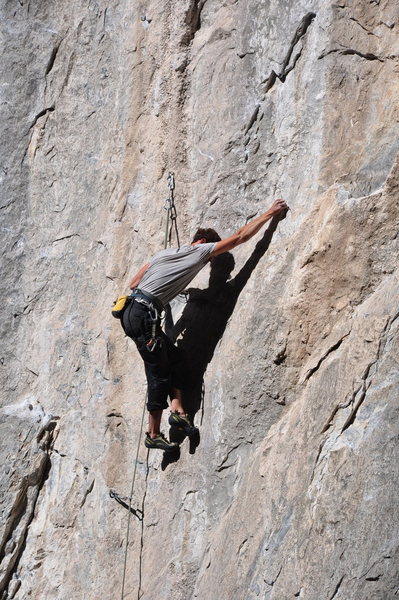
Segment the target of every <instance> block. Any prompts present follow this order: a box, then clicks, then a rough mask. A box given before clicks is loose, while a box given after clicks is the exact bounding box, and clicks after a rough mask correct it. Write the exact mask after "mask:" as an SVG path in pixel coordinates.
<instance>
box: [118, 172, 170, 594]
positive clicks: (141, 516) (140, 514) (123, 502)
mask: <svg viewBox="0 0 399 600" xmlns="http://www.w3.org/2000/svg"><path fill="white" fill-rule="evenodd" d="M167 182H168V189H169V195H168V197H167V199H166V200H165V207H164V208H165V209H166V211H167V213H166V226H165V240H164V248H165V249H166V248H167V247H168V243H169V244H170V241H171V237H172V229H173V226H174V228H175V231H176V238H177V245H178V247H179V248H180V242H179V232H178V229H177V212H176V206H175V200H174V194H173V192H174V189H175V176H174V173H169V175H168V179H167ZM147 399H148V391H147V395H146V398H145V400H144V404H143V411H142V415H141V425H140V433H139V438H138V442H137V451H136V460H135V462H134V469H133V478H132V485H131V488H130V494H129V498H123V497H121V496H119V495H118V494H117V493H116V492H115V491H114V490H111V491H110V493H109V495H110V496H111V498H114V499H115V500H116V501H117V502H119V504H121V505H122V506H124V507H125V508H127V509H128V511H129V514H128V517H127V527H126V538H125V556H124V561H123V576H122V589H121V600H123V598H124V595H125V581H126V569H127V555H128V548H129V537H130V520H131V515H132V514H134V515H135V516H136V517H137V518H138V519H139V521H143V519H144V512H143V511H142V510H140V509H134V508H132V499H133V493H134V484H135V480H136V471H137V463H138V457H139V451H140V442H141V436H142V434H143V424H144V415H145V407H146V403H147ZM148 453H149V450H148V451H147V461H148ZM127 500H128V501H129V502H128V503H127V502H126V501H127ZM138 595H139V596H140V589H139V591H138Z"/></svg>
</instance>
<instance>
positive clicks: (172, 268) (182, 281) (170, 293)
mask: <svg viewBox="0 0 399 600" xmlns="http://www.w3.org/2000/svg"><path fill="white" fill-rule="evenodd" d="M214 247H215V243H206V244H197V245H196V246H182V247H181V248H178V249H177V248H167V249H166V250H161V251H160V252H157V253H156V254H155V256H154V257H153V258H152V260H151V262H150V266H149V267H148V269H147V271H146V272H145V273H144V276H143V278H142V279H141V281H140V283H139V285H138V287H139V288H140V290H143V292H148V293H149V294H152V295H153V296H156V297H157V298H158V299H159V300H160V301H161V302H162V303H163V304H164V305H165V304H167V303H168V302H170V300H172V298H174V297H175V296H177V294H179V293H180V292H182V291H183V290H184V288H185V287H187V285H188V284H189V283H190V281H192V280H193V279H194V277H195V276H196V275H197V273H199V271H201V269H202V268H203V267H204V266H205V265H206V263H207V261H208V259H209V255H210V254H211V252H212V250H213V249H214Z"/></svg>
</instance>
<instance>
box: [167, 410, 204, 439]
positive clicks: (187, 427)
mask: <svg viewBox="0 0 399 600" xmlns="http://www.w3.org/2000/svg"><path fill="white" fill-rule="evenodd" d="M168 421H169V425H170V426H171V427H173V428H175V429H179V431H183V432H184V433H185V435H186V436H187V437H191V436H194V435H197V434H198V432H199V429H198V427H195V425H191V423H190V421H189V419H188V418H187V417H183V416H182V415H179V414H178V413H171V414H170V415H169V419H168Z"/></svg>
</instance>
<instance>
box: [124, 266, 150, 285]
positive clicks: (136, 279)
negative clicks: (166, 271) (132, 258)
mask: <svg viewBox="0 0 399 600" xmlns="http://www.w3.org/2000/svg"><path fill="white" fill-rule="evenodd" d="M149 266H150V263H147V264H146V265H144V266H143V267H141V269H140V271H137V273H136V275H135V276H134V277H133V279H132V281H131V282H130V286H129V287H130V289H131V290H134V288H136V287H137V286H138V284H139V283H140V281H141V280H142V278H143V275H144V273H145V272H146V270H147V269H148V267H149Z"/></svg>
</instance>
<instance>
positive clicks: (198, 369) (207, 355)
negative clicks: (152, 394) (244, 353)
mask: <svg viewBox="0 0 399 600" xmlns="http://www.w3.org/2000/svg"><path fill="white" fill-rule="evenodd" d="M284 218H285V214H284V215H282V216H278V217H274V218H273V219H272V220H271V221H270V224H269V226H268V228H267V229H266V231H265V233H264V235H263V237H262V239H261V240H260V241H259V242H258V243H257V244H256V246H255V249H254V251H253V252H252V254H251V256H250V258H249V259H248V260H247V262H246V263H245V265H244V266H243V267H242V269H241V270H240V271H239V273H238V274H237V275H236V276H235V277H234V278H233V279H229V278H230V276H231V273H232V271H233V269H234V265H235V261H234V257H233V255H232V254H231V253H230V252H226V253H224V254H220V255H219V256H216V257H215V258H212V259H211V261H210V265H211V272H210V277H209V286H208V288H206V289H197V288H190V289H189V290H188V291H187V304H186V306H185V308H184V311H183V314H182V316H181V318H180V319H179V320H178V321H177V323H176V324H175V325H174V326H173V329H172V330H170V331H168V332H167V333H168V335H169V336H170V337H172V338H173V339H174V341H176V340H177V346H178V347H179V348H181V349H182V350H183V352H184V355H185V359H186V362H187V369H188V377H187V385H186V387H185V388H184V389H183V398H184V405H185V409H186V411H187V413H188V414H189V415H190V417H191V418H192V419H194V416H195V414H196V413H197V412H198V411H199V410H200V408H201V404H202V400H203V397H204V374H205V371H206V369H207V366H208V364H209V363H210V361H211V360H212V357H213V354H214V351H215V348H216V345H217V344H218V342H219V341H220V340H221V338H222V337H223V333H224V331H225V329H226V325H227V322H228V320H229V318H230V317H231V315H232V314H233V311H234V308H235V306H236V304H237V300H238V298H239V295H240V294H241V292H242V290H243V289H244V287H245V285H246V284H247V282H248V280H249V278H250V276H251V274H252V272H253V270H254V269H255V267H256V266H257V264H258V263H259V261H260V259H261V258H262V256H264V254H265V253H266V251H267V250H268V248H269V246H270V242H271V241H272V238H273V235H274V233H275V231H276V229H277V225H278V223H279V221H280V220H282V219H284ZM202 416H203V415H201V423H202ZM199 441H200V440H199V436H198V440H196V442H197V443H195V441H194V440H190V453H191V454H193V453H195V449H196V447H197V446H198V445H199ZM191 442H192V444H191Z"/></svg>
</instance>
